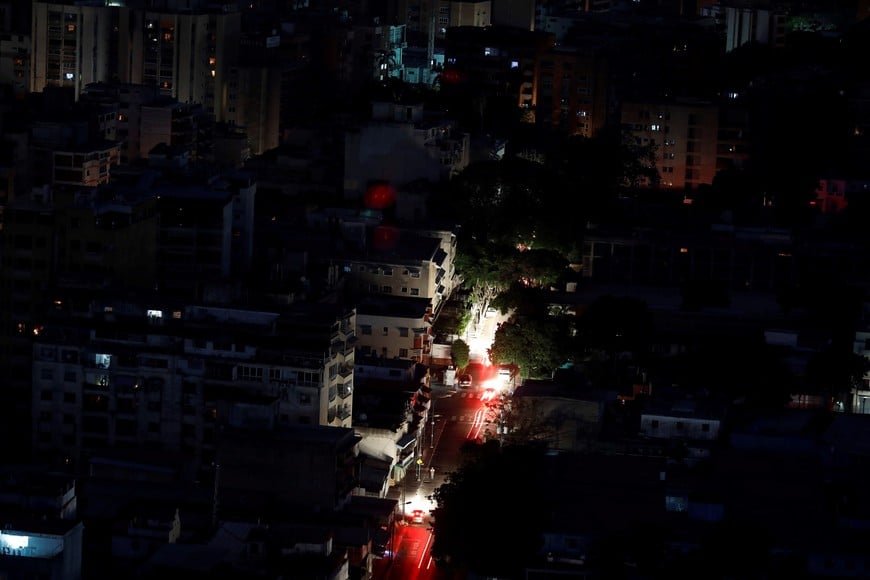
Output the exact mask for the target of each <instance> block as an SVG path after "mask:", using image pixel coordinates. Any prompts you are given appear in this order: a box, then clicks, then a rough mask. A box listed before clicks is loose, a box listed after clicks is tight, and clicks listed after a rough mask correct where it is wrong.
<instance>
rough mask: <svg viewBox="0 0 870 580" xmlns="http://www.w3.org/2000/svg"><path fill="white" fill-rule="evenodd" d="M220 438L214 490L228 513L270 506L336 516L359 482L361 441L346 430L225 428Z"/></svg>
mask: <svg viewBox="0 0 870 580" xmlns="http://www.w3.org/2000/svg"><path fill="white" fill-rule="evenodd" d="M220 439H221V444H220V448H219V451H218V456H217V462H218V464H219V465H220V490H219V492H220V494H221V499H222V501H221V505H222V507H223V508H224V509H225V510H227V511H228V512H230V513H232V511H233V507H236V508H237V510H238V509H241V510H244V513H259V511H260V510H261V509H268V508H269V506H270V505H271V506H273V509H274V507H277V506H288V507H295V508H297V509H301V510H303V511H304V512H308V513H332V512H337V511H339V510H341V509H343V508H344V507H346V506H347V505H348V504H349V503H350V501H351V499H352V496H353V491H354V489H356V487H357V485H358V483H359V471H360V466H359V463H360V457H359V442H360V440H361V439H362V438H361V437H360V436H359V435H357V434H356V433H355V432H354V430H353V429H351V428H350V427H332V428H330V427H322V426H320V427H318V426H308V427H302V426H285V427H282V428H279V429H274V430H270V431H258V430H250V429H226V430H225V431H224V432H223V433H222V434H221V436H220ZM302 466H305V468H301V467H302ZM243 498H244V499H243Z"/></svg>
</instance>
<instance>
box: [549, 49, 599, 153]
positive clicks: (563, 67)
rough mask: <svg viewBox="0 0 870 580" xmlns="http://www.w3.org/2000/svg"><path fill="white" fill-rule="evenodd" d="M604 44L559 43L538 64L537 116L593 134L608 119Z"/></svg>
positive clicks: (574, 132) (572, 132)
mask: <svg viewBox="0 0 870 580" xmlns="http://www.w3.org/2000/svg"><path fill="white" fill-rule="evenodd" d="M602 49H603V47H602V46H595V45H594V41H591V40H590V41H589V42H587V43H586V45H585V46H583V47H566V46H559V47H556V48H554V49H553V50H552V51H550V52H548V53H547V54H545V55H544V56H542V58H541V59H540V60H539V61H538V63H537V66H536V67H535V79H536V82H535V86H536V88H537V95H536V98H535V100H534V101H533V102H534V104H535V105H536V107H537V110H536V112H535V119H536V121H537V123H539V124H541V125H543V126H550V127H552V128H554V129H558V130H560V131H562V132H565V133H567V134H569V135H580V136H583V137H593V136H595V135H596V134H597V133H598V131H599V130H600V129H601V128H602V127H604V125H605V124H606V123H607V115H608V92H609V91H610V90H612V87H611V85H610V82H609V78H608V70H609V66H608V65H609V62H608V59H607V57H606V56H605V55H604V54H603V51H602Z"/></svg>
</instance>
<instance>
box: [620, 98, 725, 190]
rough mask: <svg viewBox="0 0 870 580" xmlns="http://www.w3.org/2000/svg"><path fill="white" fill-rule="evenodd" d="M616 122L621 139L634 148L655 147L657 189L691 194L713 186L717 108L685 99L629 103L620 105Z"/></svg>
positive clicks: (715, 158) (708, 103)
mask: <svg viewBox="0 0 870 580" xmlns="http://www.w3.org/2000/svg"><path fill="white" fill-rule="evenodd" d="M620 118H621V127H622V131H623V135H625V136H627V137H628V138H630V139H633V140H634V142H635V144H636V145H639V146H649V145H652V146H654V147H655V165H656V169H657V170H658V172H659V176H660V184H659V185H660V186H661V187H664V188H668V189H686V190H691V189H695V188H697V187H698V186H699V185H701V184H710V183H712V182H713V177H714V176H715V174H716V167H717V158H718V156H717V139H718V134H719V133H718V121H719V107H718V105H716V104H715V103H711V102H707V101H700V100H689V99H673V100H669V101H641V100H632V101H625V102H623V104H622V111H621V117H620ZM648 185H652V184H648Z"/></svg>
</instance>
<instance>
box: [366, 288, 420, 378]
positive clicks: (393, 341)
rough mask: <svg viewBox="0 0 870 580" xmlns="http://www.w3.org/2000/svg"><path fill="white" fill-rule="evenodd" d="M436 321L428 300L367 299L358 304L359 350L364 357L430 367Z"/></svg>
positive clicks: (367, 297)
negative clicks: (399, 360) (405, 361)
mask: <svg viewBox="0 0 870 580" xmlns="http://www.w3.org/2000/svg"><path fill="white" fill-rule="evenodd" d="M432 319H433V314H432V305H431V302H430V301H429V300H428V299H427V298H410V297H406V298H395V297H389V296H383V295H373V296H366V297H364V298H363V299H362V300H361V301H360V302H359V303H358V304H357V337H358V339H359V342H358V343H357V349H359V353H360V355H361V356H368V355H374V356H377V357H381V358H401V359H411V360H413V361H416V362H420V363H423V364H429V357H430V354H431V352H432V343H433V341H434V338H435V336H434V333H433V331H432Z"/></svg>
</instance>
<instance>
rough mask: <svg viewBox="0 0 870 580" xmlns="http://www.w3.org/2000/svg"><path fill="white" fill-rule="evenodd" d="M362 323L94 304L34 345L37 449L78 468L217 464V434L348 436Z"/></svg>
mask: <svg viewBox="0 0 870 580" xmlns="http://www.w3.org/2000/svg"><path fill="white" fill-rule="evenodd" d="M355 322H356V313H355V311H354V310H352V309H351V310H345V309H340V308H333V307H322V308H315V305H309V308H300V309H298V310H295V311H292V312H291V311H288V312H284V313H278V312H271V311H251V310H240V309H221V308H214V307H201V306H172V305H162V306H161V305H154V304H152V305H144V303H140V302H130V303H125V302H122V301H120V300H119V301H111V300H109V301H103V302H100V303H99V304H97V303H96V302H94V303H93V304H91V305H90V306H89V307H88V308H86V309H85V310H84V311H82V312H79V314H78V315H76V316H70V315H65V316H63V317H61V318H59V320H58V321H57V322H56V323H54V324H53V325H50V326H48V327H47V328H46V331H45V332H43V333H41V334H40V336H39V337H38V339H37V341H36V343H35V344H34V347H33V373H34V374H33V377H34V378H33V403H32V404H33V444H34V449H35V451H36V452H37V454H38V455H40V456H43V455H44V456H47V457H46V458H47V459H49V460H56V459H60V460H61V461H70V462H73V463H77V462H78V461H79V460H81V459H83V458H86V457H87V456H89V455H92V454H93V453H97V452H99V451H100V450H102V449H106V448H120V449H136V448H140V449H151V450H160V451H164V452H166V453H168V454H170V453H171V454H180V456H181V457H184V458H185V464H186V465H187V466H188V470H190V471H191V472H190V473H188V475H191V476H193V475H194V474H195V471H196V470H197V469H198V468H199V467H200V466H208V465H210V464H211V462H213V461H214V452H215V443H216V436H217V433H218V430H219V429H220V425H222V424H232V425H235V426H239V427H258V428H262V427H263V426H273V427H274V426H277V425H290V424H299V425H323V426H333V427H350V424H351V413H352V402H353V358H354V356H353V355H354V341H355Z"/></svg>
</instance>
